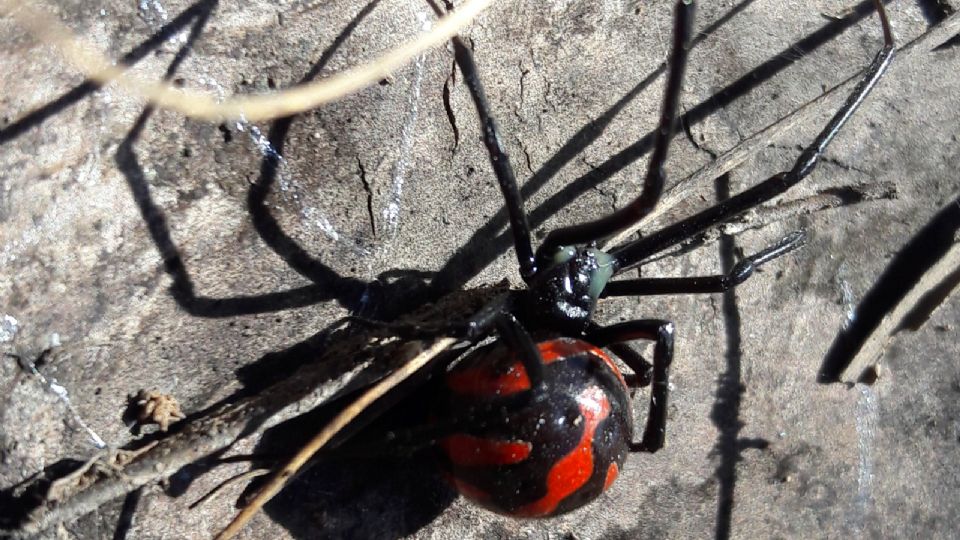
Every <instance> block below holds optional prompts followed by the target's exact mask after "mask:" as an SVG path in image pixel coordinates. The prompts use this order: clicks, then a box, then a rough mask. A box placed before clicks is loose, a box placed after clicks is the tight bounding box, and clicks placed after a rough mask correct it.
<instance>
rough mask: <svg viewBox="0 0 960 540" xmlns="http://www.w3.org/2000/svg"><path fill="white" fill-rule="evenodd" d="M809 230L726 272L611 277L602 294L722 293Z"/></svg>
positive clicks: (797, 244) (801, 239)
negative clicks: (695, 274) (614, 278)
mask: <svg viewBox="0 0 960 540" xmlns="http://www.w3.org/2000/svg"><path fill="white" fill-rule="evenodd" d="M805 240H806V233H804V232H803V231H794V232H792V233H790V234H788V235H787V236H784V237H783V238H782V239H780V241H779V242H777V243H776V244H774V245H772V246H770V247H767V248H766V249H764V250H762V251H759V252H757V253H755V254H753V255H751V256H749V257H747V258H745V259H743V260H742V261H740V262H738V263H737V264H736V265H735V266H734V267H733V268H732V269H731V270H730V272H729V273H727V274H721V275H716V276H695V277H682V278H640V279H621V280H617V281H611V282H610V283H608V284H607V287H606V288H605V289H604V290H603V293H602V294H601V297H608V296H643V295H654V294H709V293H720V292H724V291H727V290H730V289H732V288H734V287H736V286H737V285H740V284H741V283H743V282H744V281H746V280H747V278H749V277H750V276H752V275H753V273H754V271H756V269H757V268H760V267H761V266H762V265H764V264H766V263H767V262H770V261H772V260H773V259H776V258H778V257H781V256H783V255H786V254H787V253H790V252H791V251H793V250H795V249H797V248H799V247H801V246H802V245H803V243H804V241H805Z"/></svg>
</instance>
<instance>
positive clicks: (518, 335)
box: [346, 293, 543, 391]
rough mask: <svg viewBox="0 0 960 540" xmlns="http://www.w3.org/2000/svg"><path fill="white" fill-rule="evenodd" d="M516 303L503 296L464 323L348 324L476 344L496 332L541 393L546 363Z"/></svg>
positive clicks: (408, 337) (354, 319) (358, 321)
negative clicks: (514, 310) (517, 312)
mask: <svg viewBox="0 0 960 540" xmlns="http://www.w3.org/2000/svg"><path fill="white" fill-rule="evenodd" d="M514 300H515V297H514V296H513V295H512V294H510V293H507V294H504V295H501V296H500V297H498V298H497V299H495V300H494V301H492V302H490V303H489V304H487V305H486V306H484V308H483V309H481V310H480V311H478V312H477V313H476V314H475V315H474V316H472V317H470V318H469V319H466V320H463V321H452V322H445V323H430V324H419V323H393V322H384V321H375V320H371V319H365V318H363V317H356V316H351V317H347V318H346V320H347V321H349V322H352V323H354V324H358V325H361V326H365V327H367V328H374V329H381V330H385V331H388V332H390V333H392V334H395V335H397V336H399V337H400V338H403V339H406V340H414V339H417V340H424V339H435V338H438V337H454V338H457V339H462V340H465V341H470V342H477V341H480V340H481V339H482V338H484V337H486V336H487V335H489V334H490V332H491V331H493V330H496V331H497V334H498V336H499V338H500V339H502V340H504V341H505V342H506V344H507V347H508V348H509V349H510V350H512V351H514V352H516V354H517V355H518V356H519V360H520V361H521V362H522V363H523V367H524V369H526V371H527V377H529V379H530V387H531V388H532V389H533V390H534V391H539V390H540V388H541V387H542V385H543V359H542V358H541V357H540V350H539V349H538V348H537V344H536V343H535V342H534V341H533V338H532V337H530V334H529V333H528V332H527V331H526V329H524V328H523V325H521V324H520V322H519V321H518V320H517V318H516V317H514V315H513V314H512V313H511V312H510V310H511V308H512V307H513V306H514Z"/></svg>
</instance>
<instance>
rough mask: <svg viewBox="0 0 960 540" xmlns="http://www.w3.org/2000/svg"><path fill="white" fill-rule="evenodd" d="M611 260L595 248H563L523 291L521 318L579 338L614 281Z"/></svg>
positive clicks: (612, 262) (614, 267) (612, 261)
mask: <svg viewBox="0 0 960 540" xmlns="http://www.w3.org/2000/svg"><path fill="white" fill-rule="evenodd" d="M615 271H616V264H615V263H614V259H613V257H611V256H610V255H609V254H607V253H605V252H603V251H601V250H599V249H597V248H594V247H562V248H560V249H558V250H557V251H556V252H555V253H554V257H553V260H551V261H550V264H549V266H545V267H544V270H542V271H540V272H538V273H537V274H535V276H534V278H533V279H532V280H531V281H530V284H529V288H528V290H527V291H526V293H527V295H528V298H527V300H525V301H522V302H520V305H521V306H527V311H526V312H525V313H523V314H522V318H524V319H527V320H539V321H540V324H541V325H542V326H544V327H547V328H552V329H554V330H556V331H558V332H560V333H562V334H565V335H582V334H583V332H584V331H586V329H587V325H589V324H590V320H591V319H592V317H593V311H594V309H595V308H596V306H597V301H598V300H599V299H600V294H601V293H602V292H603V289H604V288H605V287H606V286H607V282H609V281H610V278H612V277H613V274H614V272H615Z"/></svg>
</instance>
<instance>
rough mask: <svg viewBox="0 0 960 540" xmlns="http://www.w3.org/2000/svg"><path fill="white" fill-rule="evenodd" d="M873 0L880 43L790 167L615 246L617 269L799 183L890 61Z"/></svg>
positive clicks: (889, 37)
mask: <svg viewBox="0 0 960 540" xmlns="http://www.w3.org/2000/svg"><path fill="white" fill-rule="evenodd" d="M874 3H875V4H876V6H877V14H878V15H879V17H880V23H881V25H882V26H883V47H882V48H881V49H880V51H879V52H878V53H877V55H876V56H875V57H874V59H873V61H872V62H871V63H870V65H869V66H868V67H867V69H866V71H865V73H864V75H863V77H862V78H861V79H860V82H859V83H857V86H856V87H855V88H854V89H853V91H852V92H851V93H850V96H849V97H847V101H846V102H844V104H843V106H841V107H840V110H838V111H837V112H836V114H834V116H833V118H831V119H830V122H828V123H827V125H826V127H824V128H823V131H821V132H820V134H819V135H817V138H816V139H815V140H814V141H813V143H811V144H810V146H808V147H807V148H806V149H805V150H804V151H803V152H802V153H801V154H800V157H798V158H797V161H796V162H795V163H794V165H793V169H791V170H790V171H788V172H782V173H779V174H776V175H774V176H772V177H771V178H769V179H767V180H765V181H764V182H761V183H760V184H757V185H756V186H754V187H752V188H750V189H748V190H746V191H744V192H742V193H740V194H738V195H736V196H734V197H732V198H730V199H727V200H726V201H723V202H721V203H720V204H718V205H716V206H714V207H712V208H708V209H707V210H704V211H703V212H700V213H699V214H696V215H693V216H691V217H689V218H687V219H685V220H683V221H680V222H678V223H675V224H673V225H671V226H669V227H666V228H664V229H662V230H660V231H658V232H656V233H654V234H651V235H649V236H646V237H644V238H641V239H640V240H637V241H635V242H631V243H629V244H626V245H624V246H621V247H619V248H617V249H615V250H614V251H613V255H614V257H616V260H617V263H618V265H619V267H620V270H619V271H623V270H626V269H628V268H631V267H633V266H636V265H638V264H640V263H642V262H643V261H644V260H645V259H646V258H648V257H650V256H651V255H653V254H655V253H658V252H660V251H663V250H664V249H666V248H668V247H670V246H672V245H675V244H677V243H680V242H682V241H683V240H685V239H687V238H690V237H691V236H694V235H696V234H699V233H701V232H703V231H704V230H706V229H708V228H710V227H712V226H714V225H716V224H717V223H721V222H723V221H726V220H728V219H730V218H732V217H734V216H736V215H738V214H740V213H742V212H744V211H746V210H748V209H750V208H753V207H754V206H757V205H760V204H762V203H764V202H766V201H769V200H770V199H772V198H774V197H776V196H778V195H780V194H782V193H784V192H785V191H787V190H788V189H790V188H791V187H793V186H794V185H796V184H797V183H799V182H800V181H801V180H803V179H804V178H806V177H807V175H809V174H810V172H811V171H813V169H814V168H815V167H816V165H817V161H818V160H819V159H820V157H821V156H822V155H823V153H824V151H825V150H826V149H827V146H828V145H829V144H830V142H831V141H832V140H833V138H834V137H836V135H837V133H838V132H839V131H840V128H842V127H843V125H844V124H846V123H847V120H849V119H850V117H851V116H852V115H853V113H854V112H855V111H856V110H857V107H859V106H860V104H861V103H863V100H864V99H866V97H867V95H868V94H869V93H870V91H871V90H872V89H873V87H874V86H876V84H877V81H879V80H880V77H881V76H883V74H884V72H885V71H886V70H887V67H888V66H889V65H890V62H891V60H893V54H894V47H893V31H892V30H891V29H890V21H889V20H888V18H887V12H886V10H885V9H884V7H883V3H882V2H881V0H875V2H874Z"/></svg>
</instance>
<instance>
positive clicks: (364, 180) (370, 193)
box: [357, 156, 377, 238]
mask: <svg viewBox="0 0 960 540" xmlns="http://www.w3.org/2000/svg"><path fill="white" fill-rule="evenodd" d="M357 170H358V171H359V172H360V182H362V183H363V190H364V191H366V192H367V217H368V218H369V220H370V232H371V233H372V234H373V237H374V238H376V237H377V222H376V217H374V212H373V190H372V189H371V188H370V181H369V180H367V170H366V168H364V166H363V161H361V160H360V156H357Z"/></svg>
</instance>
